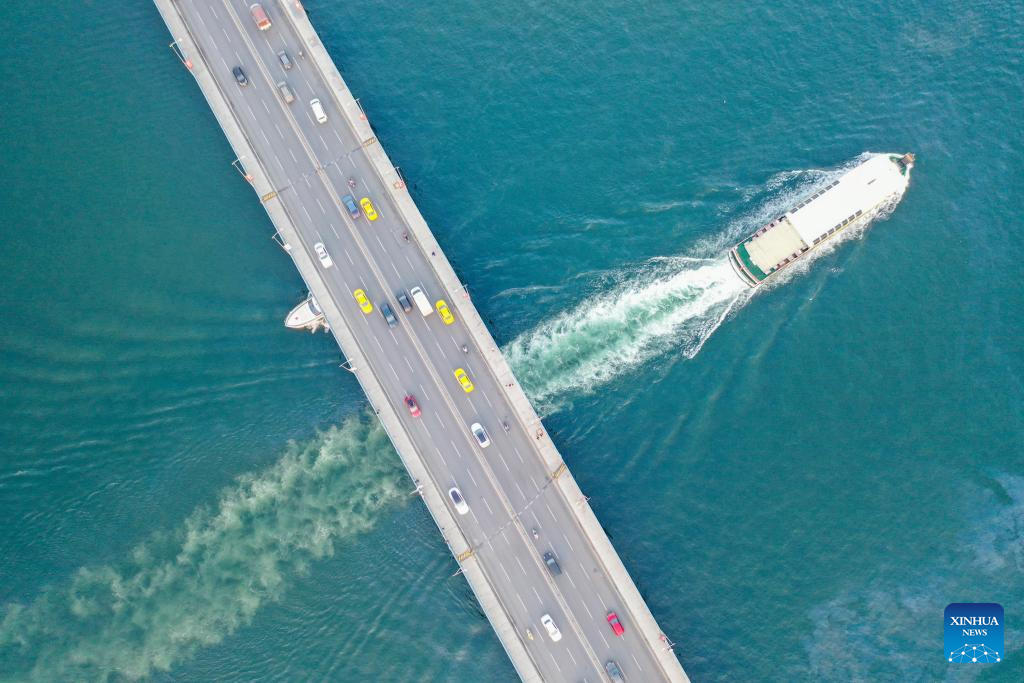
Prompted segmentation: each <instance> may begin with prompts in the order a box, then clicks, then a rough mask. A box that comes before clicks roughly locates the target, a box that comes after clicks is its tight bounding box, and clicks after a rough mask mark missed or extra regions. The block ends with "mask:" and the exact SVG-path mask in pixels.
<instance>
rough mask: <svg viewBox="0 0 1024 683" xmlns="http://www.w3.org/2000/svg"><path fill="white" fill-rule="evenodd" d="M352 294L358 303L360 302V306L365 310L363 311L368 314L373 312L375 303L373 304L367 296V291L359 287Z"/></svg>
mask: <svg viewBox="0 0 1024 683" xmlns="http://www.w3.org/2000/svg"><path fill="white" fill-rule="evenodd" d="M352 296H354V297H355V299H356V303H357V304H359V308H361V309H362V310H363V313H366V314H367V315H369V314H370V313H373V304H371V303H370V300H369V299H367V298H366V292H364V291H363V290H361V289H357V290H356V291H354V292H352Z"/></svg>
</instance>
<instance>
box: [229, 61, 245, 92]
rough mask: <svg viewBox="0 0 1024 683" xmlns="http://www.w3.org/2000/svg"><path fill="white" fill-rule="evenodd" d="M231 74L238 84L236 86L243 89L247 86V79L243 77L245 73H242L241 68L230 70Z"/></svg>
mask: <svg viewBox="0 0 1024 683" xmlns="http://www.w3.org/2000/svg"><path fill="white" fill-rule="evenodd" d="M231 73H233V74H234V75H235V80H236V81H237V82H238V85H240V86H242V87H243V88H244V87H245V86H247V85H249V79H248V78H246V77H245V72H244V71H242V67H240V66H236V67H235V68H234V69H232V70H231Z"/></svg>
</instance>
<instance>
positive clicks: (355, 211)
mask: <svg viewBox="0 0 1024 683" xmlns="http://www.w3.org/2000/svg"><path fill="white" fill-rule="evenodd" d="M341 201H342V202H343V203H344V204H345V208H346V209H348V213H349V215H350V216H352V220H356V219H357V218H359V217H360V216H362V215H363V214H362V212H361V211H360V210H359V207H358V206H356V199H355V197H353V196H352V195H350V194H347V195H345V196H344V197H342V198H341Z"/></svg>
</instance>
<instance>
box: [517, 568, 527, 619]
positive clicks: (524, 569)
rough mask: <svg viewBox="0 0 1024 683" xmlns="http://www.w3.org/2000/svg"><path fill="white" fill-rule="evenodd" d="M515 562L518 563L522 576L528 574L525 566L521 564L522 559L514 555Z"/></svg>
mask: <svg viewBox="0 0 1024 683" xmlns="http://www.w3.org/2000/svg"><path fill="white" fill-rule="evenodd" d="M516 564H518V565H519V568H520V569H522V570H523V576H529V574H527V573H526V567H524V566H523V562H522V560H520V559H519V558H518V557H516ZM524 607H525V605H524Z"/></svg>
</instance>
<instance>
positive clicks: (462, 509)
mask: <svg viewBox="0 0 1024 683" xmlns="http://www.w3.org/2000/svg"><path fill="white" fill-rule="evenodd" d="M448 497H449V498H451V499H452V505H454V506H455V511H456V512H458V513H459V514H460V515H464V514H466V513H467V512H469V505H468V504H466V499H465V498H463V497H462V491H460V490H459V487H457V486H453V487H451V488H450V489H448Z"/></svg>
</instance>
